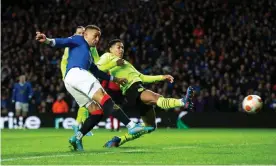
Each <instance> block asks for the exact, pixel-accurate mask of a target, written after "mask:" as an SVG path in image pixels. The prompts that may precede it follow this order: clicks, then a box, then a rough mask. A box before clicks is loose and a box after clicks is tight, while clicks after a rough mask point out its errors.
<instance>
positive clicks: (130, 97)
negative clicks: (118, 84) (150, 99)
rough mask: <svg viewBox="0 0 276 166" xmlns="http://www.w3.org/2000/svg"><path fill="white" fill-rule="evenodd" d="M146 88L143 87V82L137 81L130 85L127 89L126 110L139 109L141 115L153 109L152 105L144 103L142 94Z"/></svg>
mask: <svg viewBox="0 0 276 166" xmlns="http://www.w3.org/2000/svg"><path fill="white" fill-rule="evenodd" d="M145 90H146V88H144V87H143V85H142V83H141V82H135V83H134V84H132V85H131V86H130V88H129V89H128V90H127V91H126V94H125V100H126V103H125V104H124V109H125V110H127V111H128V110H133V109H134V110H138V111H139V112H140V115H141V116H144V115H145V113H146V112H147V111H149V110H151V109H152V105H147V104H145V103H143V101H142V100H141V98H140V96H141V93H142V92H143V91H145Z"/></svg>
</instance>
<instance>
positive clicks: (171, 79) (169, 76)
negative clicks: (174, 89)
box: [163, 75, 174, 83]
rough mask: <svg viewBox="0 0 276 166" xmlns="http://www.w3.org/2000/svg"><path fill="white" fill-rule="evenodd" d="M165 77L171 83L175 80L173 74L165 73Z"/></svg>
mask: <svg viewBox="0 0 276 166" xmlns="http://www.w3.org/2000/svg"><path fill="white" fill-rule="evenodd" d="M163 78H164V79H165V80H168V81H169V82H170V83H173V80H174V78H173V76H171V75H163Z"/></svg>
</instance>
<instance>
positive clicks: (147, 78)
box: [131, 65, 164, 83]
mask: <svg viewBox="0 0 276 166" xmlns="http://www.w3.org/2000/svg"><path fill="white" fill-rule="evenodd" d="M131 67H132V68H133V69H134V70H135V71H136V72H137V74H138V75H139V77H140V78H141V80H142V82H143V83H153V82H159V81H163V80H164V78H163V76H162V75H156V76H151V75H144V74H142V73H140V72H139V71H137V70H136V69H135V67H133V66H132V65H131Z"/></svg>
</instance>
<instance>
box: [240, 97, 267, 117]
mask: <svg viewBox="0 0 276 166" xmlns="http://www.w3.org/2000/svg"><path fill="white" fill-rule="evenodd" d="M262 106H263V101H262V99H261V97H260V96H257V95H248V96H246V97H245V98H244V99H243V102H242V108H243V110H244V111H245V112H247V113H257V112H259V111H260V110H261V109H262Z"/></svg>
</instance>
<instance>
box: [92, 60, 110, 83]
mask: <svg viewBox="0 0 276 166" xmlns="http://www.w3.org/2000/svg"><path fill="white" fill-rule="evenodd" d="M90 71H91V73H92V74H94V76H95V77H98V78H100V79H103V80H107V81H109V80H113V76H110V75H108V74H107V73H105V72H103V71H101V70H99V69H98V67H97V66H96V65H95V64H94V63H92V64H91V67H90Z"/></svg>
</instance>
